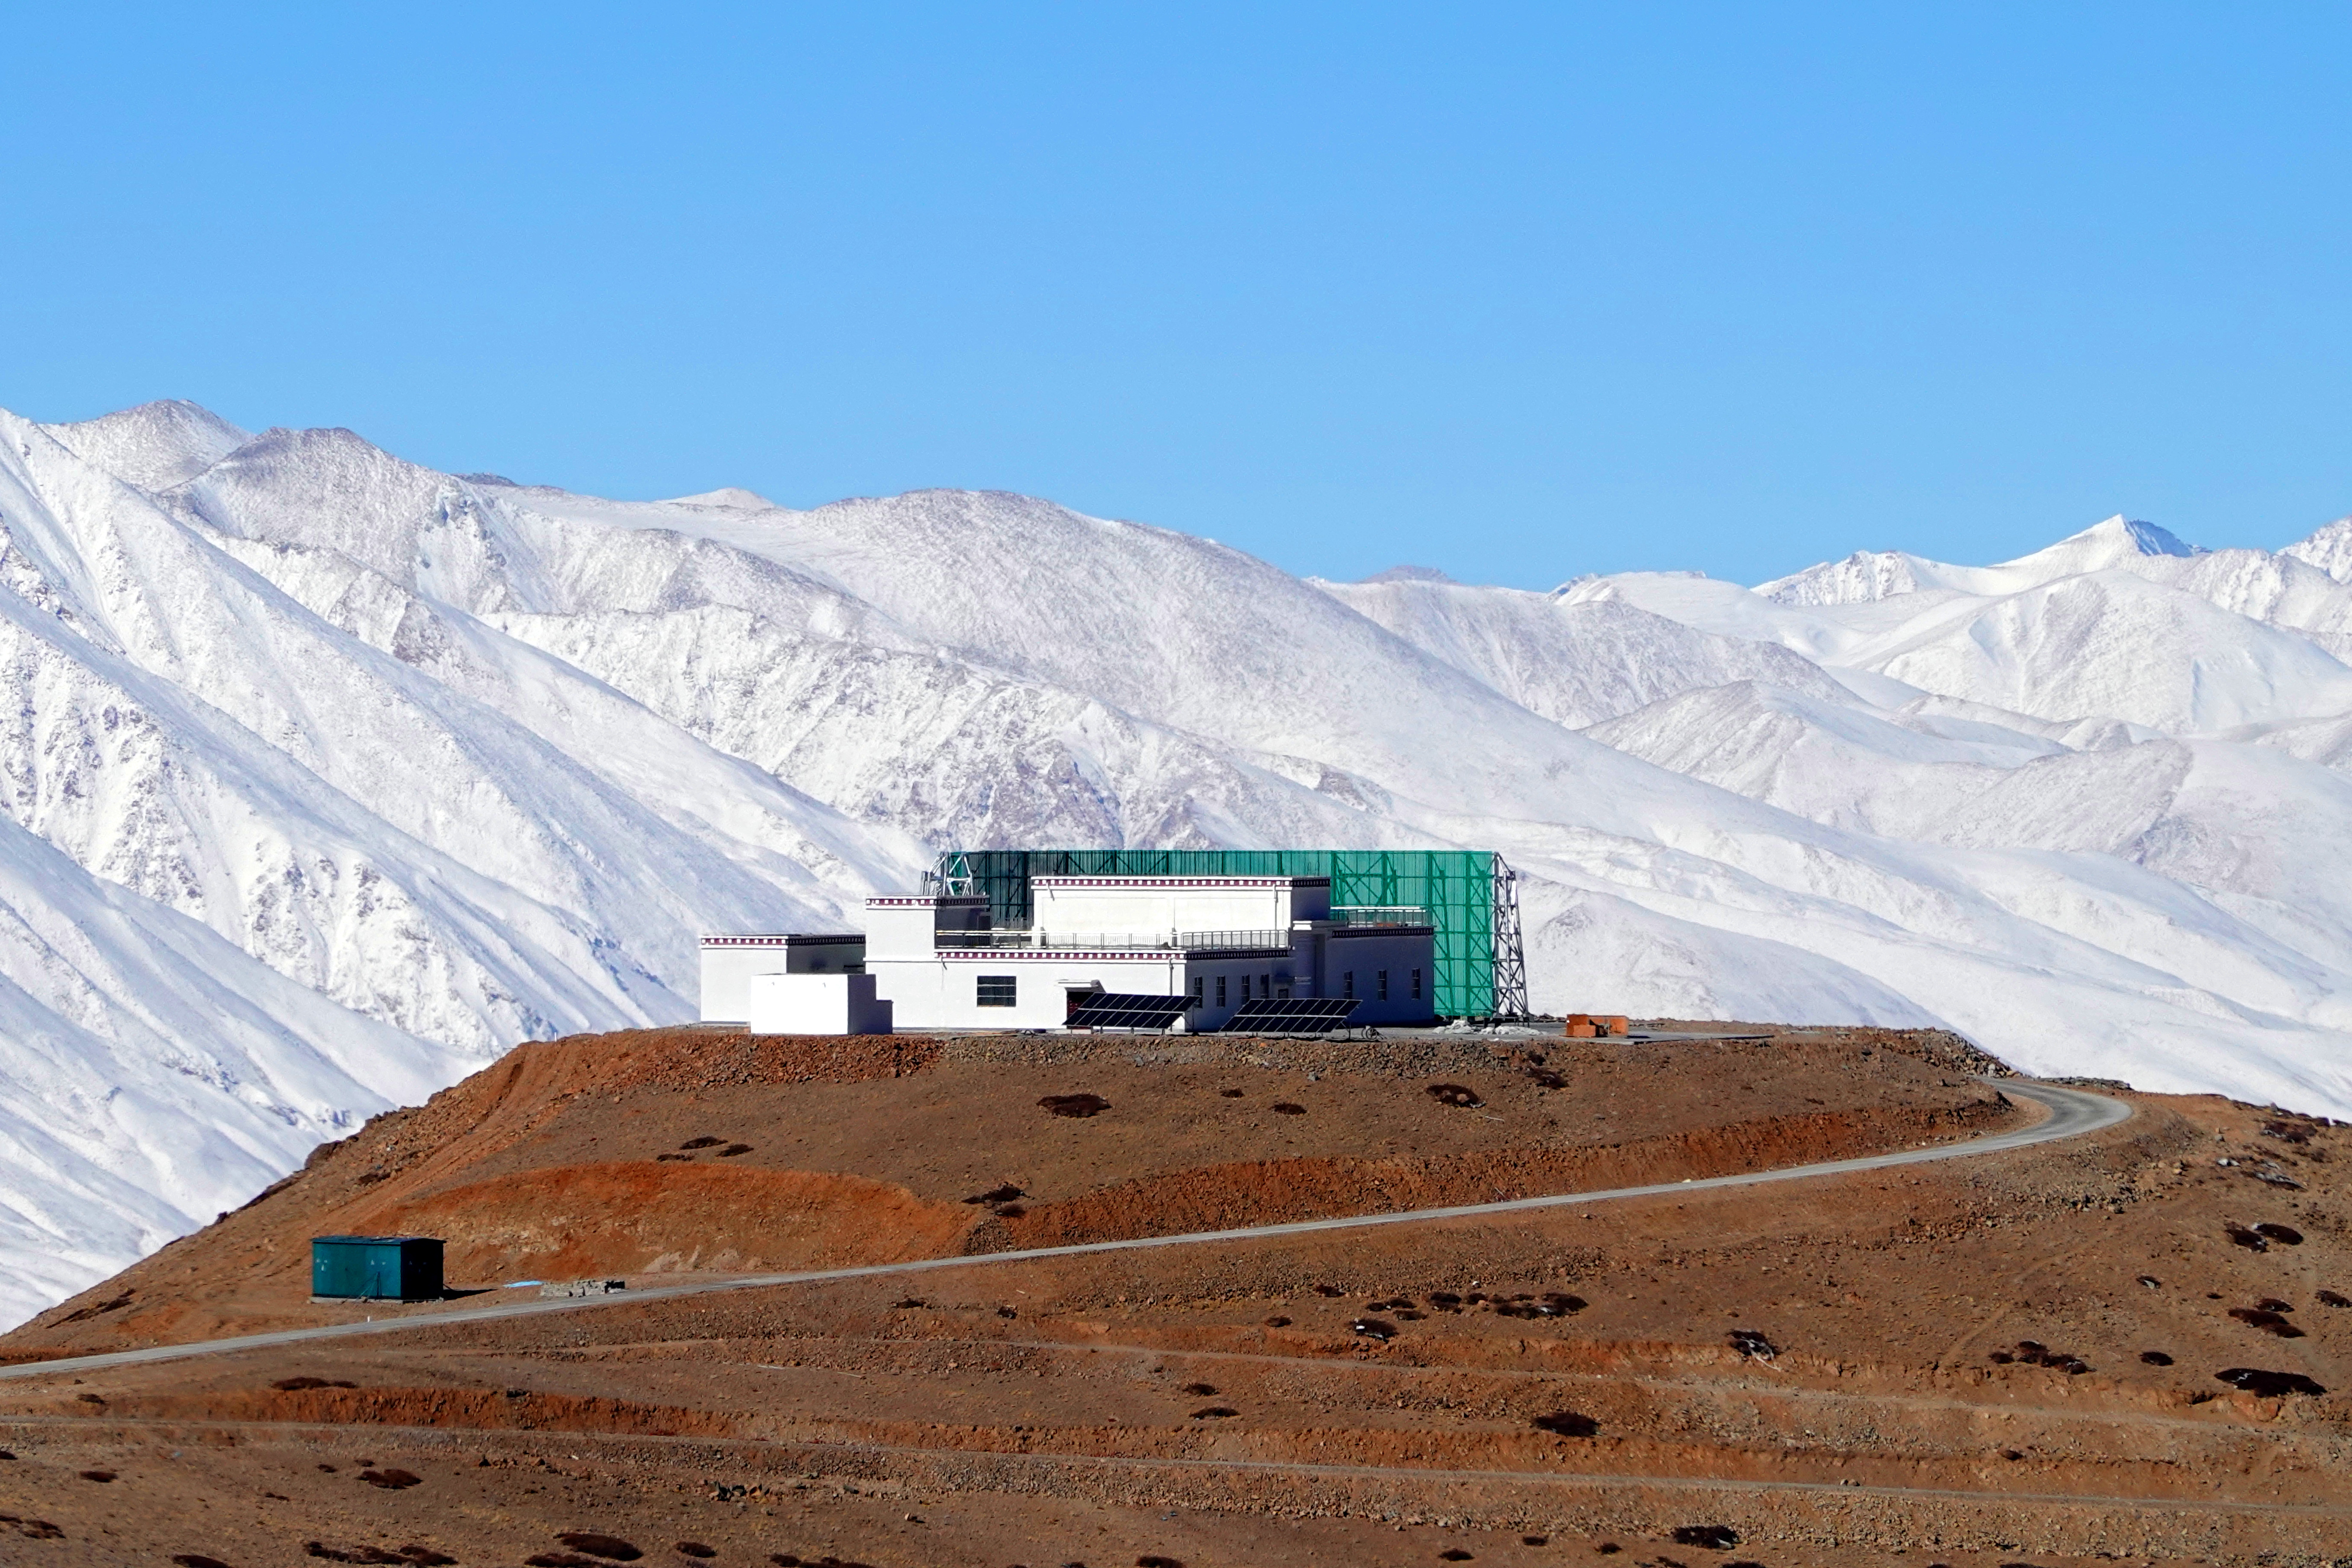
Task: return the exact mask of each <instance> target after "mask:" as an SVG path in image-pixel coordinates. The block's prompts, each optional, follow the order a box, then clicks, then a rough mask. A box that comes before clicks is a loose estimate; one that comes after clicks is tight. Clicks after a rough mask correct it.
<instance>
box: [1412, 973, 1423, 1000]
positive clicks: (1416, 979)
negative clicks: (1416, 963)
mask: <svg viewBox="0 0 2352 1568" xmlns="http://www.w3.org/2000/svg"><path fill="white" fill-rule="evenodd" d="M1412 999H1413V1000H1414V1001H1416V1002H1418V1001H1420V1000H1421V971H1420V970H1418V969H1416V970H1414V971H1413V972H1412Z"/></svg>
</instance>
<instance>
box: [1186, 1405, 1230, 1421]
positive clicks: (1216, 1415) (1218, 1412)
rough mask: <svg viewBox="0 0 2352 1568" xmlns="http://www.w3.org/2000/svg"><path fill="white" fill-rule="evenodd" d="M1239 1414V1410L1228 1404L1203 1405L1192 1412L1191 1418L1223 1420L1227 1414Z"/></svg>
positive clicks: (1197, 1419) (1196, 1419)
mask: <svg viewBox="0 0 2352 1568" xmlns="http://www.w3.org/2000/svg"><path fill="white" fill-rule="evenodd" d="M1240 1414H1241V1412H1240V1411H1238V1410H1236V1409H1234V1407H1233V1406H1232V1405H1204V1406H1202V1408H1201V1409H1198V1410H1195V1411H1194V1412H1192V1419H1193V1420H1195V1421H1223V1419H1225V1417H1227V1416H1229V1415H1240Z"/></svg>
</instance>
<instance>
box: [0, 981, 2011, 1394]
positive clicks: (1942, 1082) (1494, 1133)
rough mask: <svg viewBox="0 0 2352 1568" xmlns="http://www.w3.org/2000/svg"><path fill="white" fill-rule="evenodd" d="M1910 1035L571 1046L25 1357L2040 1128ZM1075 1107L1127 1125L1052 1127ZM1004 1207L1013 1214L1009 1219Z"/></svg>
mask: <svg viewBox="0 0 2352 1568" xmlns="http://www.w3.org/2000/svg"><path fill="white" fill-rule="evenodd" d="M1888 1033H1889V1032H1873V1037H1872V1039H1871V1040H1870V1041H1869V1042H1868V1043H1854V1042H1847V1041H1843V1040H1836V1041H1827V1040H1815V1039H1811V1038H1810V1037H1808V1038H1806V1039H1803V1040H1798V1041H1792V1042H1791V1043H1790V1044H1789V1045H1788V1046H1786V1047H1780V1046H1779V1045H1777V1044H1776V1045H1774V1046H1772V1047H1758V1046H1755V1045H1748V1044H1742V1045H1731V1044H1721V1045H1715V1044H1705V1043H1688V1044H1681V1045H1673V1046H1667V1045H1659V1046H1642V1045H1637V1044H1633V1043H1626V1042H1577V1043H1575V1044H1574V1045H1573V1046H1570V1045H1569V1044H1568V1043H1566V1042H1559V1041H1550V1042H1538V1041H1524V1040H1523V1041H1517V1042H1512V1043H1504V1042H1497V1041H1490V1040H1486V1039H1484V1038H1475V1037H1469V1038H1455V1037H1413V1038H1407V1039H1400V1040H1396V1041H1387V1040H1380V1041H1349V1042H1342V1041H1267V1040H1255V1039H1226V1038H1223V1037H1219V1038H1214V1039H1205V1038H1204V1039H1182V1038H1180V1039H1173V1040H1165V1039H1158V1038H1153V1039H1134V1038H1116V1037H1039V1036H1010V1037H950V1038H935V1037H892V1036H883V1037H852V1038H846V1039H841V1038H796V1037H751V1036H746V1035H742V1034H740V1033H730V1032H725V1031H718V1030H710V1029H703V1028H676V1029H658V1030H639V1031H632V1032H626V1033H621V1034H614V1035H604V1036H582V1037H570V1038H566V1039H562V1040H555V1041H549V1042H544V1043H537V1044H531V1045H526V1046H522V1047H518V1048H517V1049H516V1050H515V1051H513V1052H512V1053H510V1054H509V1056H507V1057H506V1058H503V1059H501V1060H500V1061H499V1062H498V1063H496V1064H494V1065H493V1066H491V1067H489V1068H486V1069H484V1070H483V1071H481V1072H479V1073H478V1074H476V1075H475V1076H474V1077H472V1078H470V1079H467V1080H466V1081H465V1082H463V1083H461V1084H458V1085H457V1086H455V1087H453V1088H451V1089H446V1090H444V1091H443V1092H442V1093H440V1094H437V1095H436V1096H434V1097H433V1099H432V1100H429V1101H427V1102H426V1103H425V1104H424V1105H422V1106H418V1107H415V1108H414V1109H411V1110H400V1111H394V1112H391V1113H388V1114H386V1115H383V1116H380V1117H377V1118H375V1119H374V1120H373V1121H371V1122H369V1124H368V1125H367V1126H366V1127H365V1128H364V1129H362V1131H360V1132H359V1133H357V1134H355V1135H354V1136H353V1137H352V1138H349V1139H345V1140H343V1141H342V1142H339V1143H334V1144H329V1145H326V1146H324V1147H322V1148H320V1150H318V1151H317V1152H315V1153H314V1154H313V1155H312V1157H311V1159H310V1162H309V1163H307V1164H306V1165H305V1166H304V1168H303V1169H302V1170H301V1171H300V1172H299V1173H296V1174H295V1175H294V1176H292V1177H289V1178H288V1179H287V1180H286V1181H285V1182H282V1183H280V1184H278V1185H276V1186H275V1187H273V1188H272V1189H270V1190H269V1191H268V1192H266V1193H264V1194H261V1195H260V1196H259V1197H257V1199H255V1200H254V1201H253V1202H252V1203H250V1204H247V1205H245V1206H244V1207H243V1208H242V1209H240V1210H238V1211H237V1212H236V1213H235V1214H233V1215H228V1216H226V1218H224V1219H223V1220H222V1221H221V1222H220V1223H218V1224H216V1225H215V1226H209V1227H207V1228H206V1229H205V1231H204V1232H202V1233H200V1234H199V1235H197V1236H195V1237H189V1238H186V1239H184V1240H183V1241H180V1242H177V1243H174V1244H173V1246H171V1247H166V1248H165V1249H163V1251H162V1252H161V1253H159V1254H157V1255H156V1256H155V1257H153V1258H149V1259H147V1260H145V1261H144V1262H142V1263H141V1264H139V1265H137V1266H135V1267H134V1268H131V1269H129V1270H126V1271H125V1272H124V1273H123V1274H122V1275H121V1276H118V1277H117V1279H114V1280H111V1281H110V1282H108V1284H107V1285H106V1286H104V1287H102V1288H100V1289H99V1290H97V1291H93V1292H89V1293H87V1294H86V1295H85V1296H84V1297H82V1298H80V1299H78V1300H75V1301H72V1302H68V1303H67V1304H66V1305H65V1306H64V1307H62V1308H60V1309H58V1310H55V1311H53V1312H51V1313H49V1314H47V1315H45V1316H44V1317H43V1318H41V1319H39V1320H37V1321H35V1323H33V1324H31V1325H28V1326H27V1327H26V1328H25V1329H22V1330H19V1331H16V1333H15V1334H13V1335H11V1336H9V1337H8V1339H7V1340H6V1341H5V1342H0V1343H5V1351H0V1355H5V1356H13V1357H14V1358H16V1359H23V1358H24V1357H25V1356H26V1355H27V1354H31V1355H40V1354H44V1353H48V1354H54V1353H58V1352H67V1351H73V1350H92V1349H111V1348H120V1347H123V1346H127V1345H136V1344H142V1343H155V1342H166V1341H184V1340H188V1339H196V1338H206V1337H211V1336H213V1335H215V1334H220V1333H233V1332H248V1331H258V1330H263V1329H268V1328H274V1327H285V1326H292V1325H294V1324H298V1323H302V1322H311V1321H334V1319H335V1318H336V1316H337V1314H338V1313H340V1312H341V1310H342V1309H341V1308H338V1307H335V1306H331V1305H324V1306H322V1305H314V1304H312V1303H310V1300H309V1280H310V1258H309V1246H308V1243H309V1238H310V1237H312V1236H317V1235H327V1234H339V1233H341V1234H375V1235H386V1234H410V1235H429V1236H436V1237H441V1238H443V1239H444V1240H445V1241H446V1278H447V1279H448V1280H449V1281H450V1283H451V1285H452V1286H453V1287H470V1288H475V1289H481V1288H488V1287H495V1286H499V1285H504V1284H509V1283H512V1282H519V1281H530V1280H538V1279H579V1278H589V1277H598V1276H604V1277H611V1276H621V1277H634V1276H644V1275H648V1274H659V1273H667V1272H678V1271H707V1272H727V1273H735V1272H769V1271H782V1270H786V1269H796V1268H826V1267H841V1266H851V1265H858V1264H867V1263H880V1262H891V1261H899V1260H904V1259H908V1258H920V1257H937V1256H947V1255H954V1254H958V1253H970V1252H978V1251H993V1250H1003V1249H1006V1248H1011V1247H1026V1246H1050V1245H1055V1244H1059V1243H1064V1242H1069V1241H1079V1240H1099V1239H1108V1238H1111V1237H1129V1236H1144V1235H1156V1234H1168V1233H1171V1232H1180V1231H1185V1230H1195V1229H1211V1228H1222V1227H1225V1226H1238V1225H1249V1224H1269V1223H1277V1222H1281V1221H1285V1220H1293V1219H1302V1218H1319V1217H1329V1216H1333V1215H1348V1214H1362V1213H1372V1212H1385V1211H1391V1210H1396V1209H1402V1208H1414V1207H1426V1206H1435V1205H1452V1204H1464V1203H1477V1202H1486V1201H1491V1200H1494V1199H1497V1198H1513V1197H1523V1196H1532V1195H1538V1194H1553V1193H1559V1192H1566V1191H1574V1190H1576V1189H1578V1188H1581V1187H1606V1186H1620V1185H1632V1184H1643V1183H1649V1182H1660V1181H1675V1180H1679V1179H1681V1178H1683V1177H1686V1176H1688V1177H1696V1176H1704V1175H1712V1174H1719V1173H1729V1172H1734V1171H1740V1170H1751V1169H1759V1168H1764V1167H1769V1166H1773V1165H1785V1164H1790V1163H1804V1162H1807V1161H1813V1160H1821V1159H1829V1158H1837V1157H1840V1156H1843V1155H1846V1154H1851V1153H1855V1152H1868V1151H1871V1150H1875V1149H1884V1148H1887V1147H1894V1146H1899V1145H1902V1144H1905V1143H1908V1142H1917V1141H1920V1140H1922V1139H1926V1138H1931V1137H1939V1136H1957V1135H1964V1134H1966V1133H1968V1132H1972V1131H1979V1130H1982V1129H1984V1128H1987V1127H1990V1126H1991V1125H1994V1124H1996V1123H1998V1122H2000V1121H2003V1120H2004V1119H2007V1118H2009V1117H2011V1116H2013V1115H2016V1114H2018V1113H2017V1112H2016V1111H2015V1110H2014V1108H2011V1107H2008V1106H2006V1105H2004V1104H2002V1103H2001V1102H2000V1101H1999V1100H1996V1099H1995V1098H1994V1097H1993V1096H1992V1095H1991V1094H1990V1091H1989V1090H1988V1089H1986V1087H1985V1086H1984V1085H1983V1084H1982V1083H1981V1082H1979V1081H1976V1080H1974V1079H1963V1078H1960V1077H1958V1076H1956V1075H1955V1074H1954V1072H1953V1071H1952V1064H1951V1062H1950V1061H1949V1060H1948V1059H1947V1058H1948V1057H1949V1053H1948V1052H1939V1051H1937V1050H1936V1049H1934V1048H1931V1047H1933V1046H1934V1042H1929V1043H1928V1044H1927V1045H1926V1046H1920V1047H1918V1048H1916V1049H1906V1050H1902V1051H1897V1050H1895V1049H1894V1048H1893V1047H1890V1046H1889V1045H1888V1044H1887V1040H1886V1038H1885V1037H1882V1036H1885V1035H1887V1034H1888ZM1548 1063H1549V1065H1547V1064H1548ZM1857 1068H1860V1069H1864V1070H1862V1071H1859V1072H1858V1071H1857V1070H1856V1069H1857ZM1474 1085H1475V1089H1471V1088H1467V1087H1465V1086H1474ZM1449 1086H1450V1087H1449ZM1435 1090H1446V1091H1448V1092H1451V1093H1452V1094H1453V1098H1452V1099H1448V1098H1445V1096H1444V1095H1443V1094H1441V1095H1438V1096H1437V1097H1435V1098H1433V1091H1435ZM1073 1091H1084V1094H1085V1097H1087V1098H1089V1099H1090V1100H1093V1101H1097V1102H1100V1103H1101V1104H1102V1106H1103V1110H1102V1111H1101V1113H1099V1114H1097V1115H1093V1116H1089V1117H1084V1118H1077V1119H1073V1118H1069V1117H1066V1116H1060V1115H1055V1114H1054V1113H1053V1112H1052V1110H1050V1109H1049V1108H1050V1106H1051V1105H1053V1104H1054V1103H1056V1096H1057V1095H1059V1096H1063V1097H1066V1096H1067V1095H1068V1094H1069V1093H1071V1092H1073ZM1456 1091H1458V1092H1456ZM1457 1100H1458V1101H1459V1103H1456V1101H1457ZM1000 1189H1007V1190H1010V1191H1013V1192H1014V1193H1016V1194H1017V1199H1016V1200H1015V1201H1009V1202H1008V1201H1001V1200H1000V1201H996V1202H992V1203H984V1202H982V1201H980V1199H981V1196H982V1194H987V1193H990V1192H992V1191H997V1190H1000Z"/></svg>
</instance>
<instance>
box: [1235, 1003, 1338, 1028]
mask: <svg viewBox="0 0 2352 1568" xmlns="http://www.w3.org/2000/svg"><path fill="white" fill-rule="evenodd" d="M1355 1010H1356V999H1355V998H1354V997H1352V996H1277V997H1272V998H1269V999H1266V1000H1264V1001H1256V1002H1244V1003H1243V1004H1242V1005H1240V1006H1239V1007H1238V1008H1236V1009H1234V1016H1232V1017H1230V1018H1228V1019H1226V1020H1225V1025H1224V1033H1226V1034H1228V1035H1242V1034H1255V1035H1320V1034H1325V1033H1328V1032H1329V1031H1330V1030H1333V1029H1339V1028H1345V1027H1346V1026H1347V1023H1348V1015H1349V1014H1350V1013H1352V1012H1354V1011H1355Z"/></svg>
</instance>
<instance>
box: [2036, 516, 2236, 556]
mask: <svg viewBox="0 0 2352 1568" xmlns="http://www.w3.org/2000/svg"><path fill="white" fill-rule="evenodd" d="M2075 539H2079V540H2086V541H2087V540H2096V541H2097V542H2100V543H2103V544H2114V545H2122V546H2126V547H2127V548H2128V549H2129V550H2130V551H2131V552H2132V553H2134V554H2136V555H2203V554H2206V553H2208V552H2207V551H2206V549H2205V547H2204V546H2203V545H2200V544H2190V543H2188V542H2184V541H2183V540H2182V539H2181V538H2180V536H2179V534H2177V533H2174V532H2173V531H2171V530H2170V529H2168V528H2159V527H2158V526H2157V525H2156V524H2155V523H2152V522H2141V521H2137V519H2133V518H2128V517H2126V516H2125V515H2124V514H2123V513H2121V512H2117V513H2116V515H2115V516H2113V517H2111V518H2108V519H2107V520H2106V521H2104V522H2095V523H2093V524H2092V525H2091V526H2090V527H2088V528H2086V529H2084V531H2082V532H2080V533H2078V534H2076V535H2074V539H2070V540H2065V541H2062V542H2063V543H2068V544H2071V543H2073V542H2074V540H2075Z"/></svg>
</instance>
